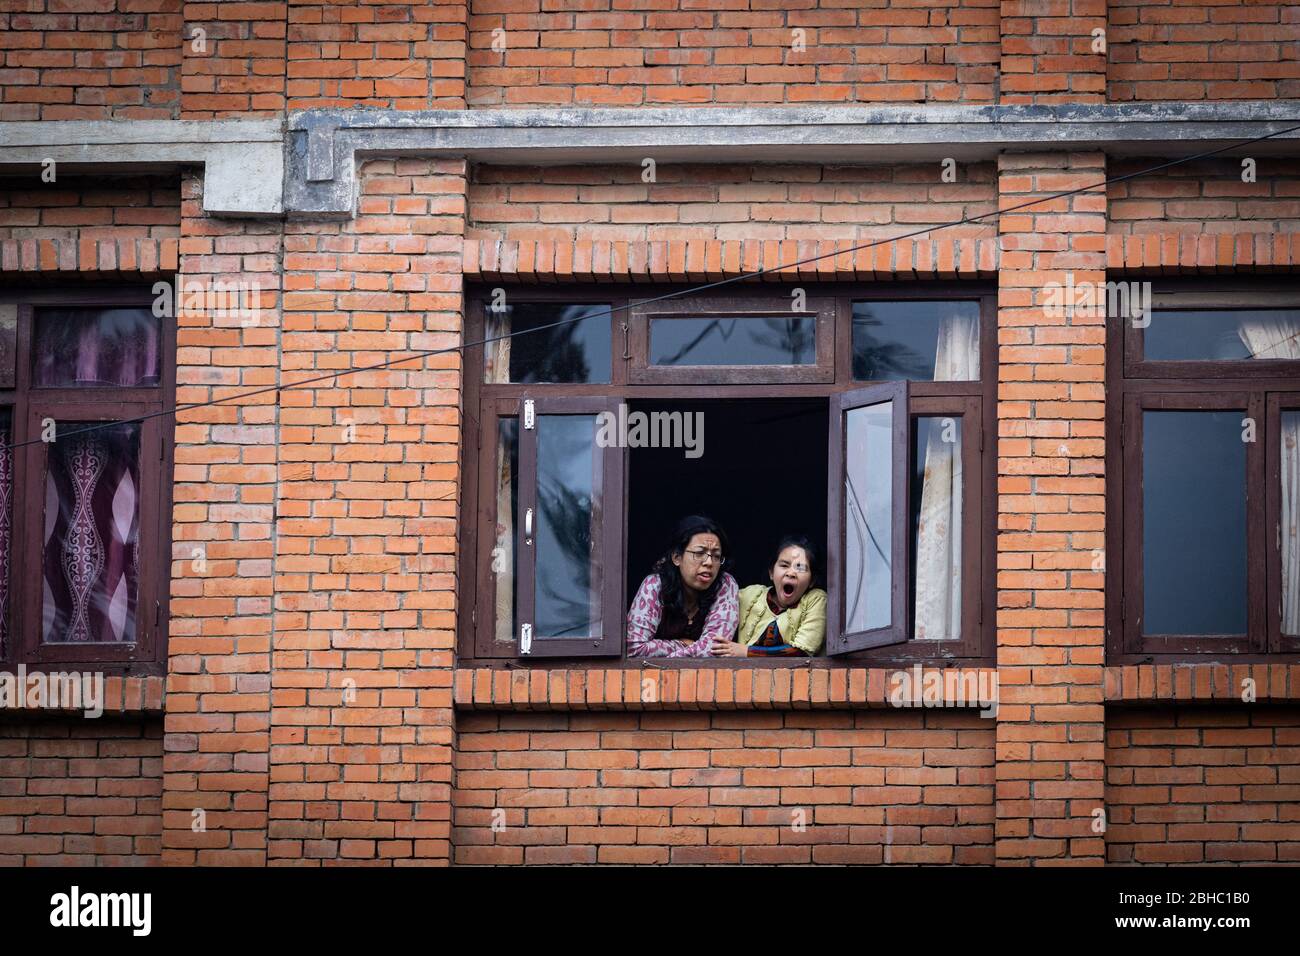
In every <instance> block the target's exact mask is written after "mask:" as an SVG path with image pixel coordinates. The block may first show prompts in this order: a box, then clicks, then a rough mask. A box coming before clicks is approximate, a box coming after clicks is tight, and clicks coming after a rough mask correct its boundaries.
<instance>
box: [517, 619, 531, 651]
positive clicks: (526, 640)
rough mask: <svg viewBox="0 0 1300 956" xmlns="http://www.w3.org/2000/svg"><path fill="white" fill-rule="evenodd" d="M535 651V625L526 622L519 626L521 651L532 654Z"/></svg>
mask: <svg viewBox="0 0 1300 956" xmlns="http://www.w3.org/2000/svg"><path fill="white" fill-rule="evenodd" d="M532 651H533V626H532V625H531V624H524V625H522V626H520V628H519V653H520V654H521V655H522V654H531V653H532Z"/></svg>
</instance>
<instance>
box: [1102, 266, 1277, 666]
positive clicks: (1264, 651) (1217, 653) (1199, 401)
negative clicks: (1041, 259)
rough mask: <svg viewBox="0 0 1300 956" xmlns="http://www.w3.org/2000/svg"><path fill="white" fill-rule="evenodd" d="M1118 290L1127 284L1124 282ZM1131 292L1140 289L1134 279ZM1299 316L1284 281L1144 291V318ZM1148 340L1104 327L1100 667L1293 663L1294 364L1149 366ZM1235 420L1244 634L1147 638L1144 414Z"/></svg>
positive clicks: (1192, 283) (1120, 320)
mask: <svg viewBox="0 0 1300 956" xmlns="http://www.w3.org/2000/svg"><path fill="white" fill-rule="evenodd" d="M1112 278H1118V279H1119V281H1130V280H1129V279H1128V277H1112ZM1134 281H1142V280H1141V278H1140V277H1138V278H1137V279H1136V280H1134ZM1271 307H1287V308H1296V307H1300V282H1297V281H1295V280H1292V279H1268V278H1259V277H1256V278H1251V279H1249V280H1246V279H1238V278H1227V279H1219V280H1218V281H1215V280H1214V279H1204V280H1202V279H1184V280H1164V281H1159V280H1155V281H1153V296H1152V309H1153V311H1155V310H1158V309H1165V310H1174V311H1177V310H1186V309H1199V310H1213V311H1225V312H1231V311H1241V310H1247V309H1260V308H1271ZM1144 332H1145V329H1144V328H1142V327H1140V326H1137V327H1135V324H1134V322H1133V321H1132V320H1131V319H1130V318H1129V317H1124V316H1113V317H1110V318H1109V319H1108V320H1107V361H1106V365H1107V368H1106V391H1107V399H1106V463H1107V468H1106V516H1107V517H1106V536H1105V542H1106V549H1105V569H1106V611H1105V624H1106V657H1107V661H1108V662H1109V663H1113V664H1135V663H1175V662H1185V661H1195V660H1205V659H1206V658H1207V657H1210V658H1212V657H1220V658H1225V659H1230V660H1232V661H1233V662H1239V663H1252V662H1264V661H1277V660H1278V659H1279V657H1280V656H1283V655H1285V656H1287V657H1289V658H1291V659H1294V657H1295V655H1296V654H1297V653H1298V652H1300V637H1293V636H1287V635H1283V634H1281V601H1282V595H1281V580H1282V575H1281V554H1280V548H1279V547H1278V545H1277V543H1276V542H1277V540H1278V538H1277V535H1278V529H1279V525H1280V517H1281V501H1280V499H1281V475H1280V467H1281V462H1280V459H1281V455H1280V452H1279V443H1280V441H1281V411H1282V410H1283V409H1287V408H1295V409H1297V410H1300V361H1288V360H1274V359H1268V360H1262V361H1254V360H1251V359H1234V360H1197V361H1186V360H1151V361H1147V360H1146V359H1145V358H1144V355H1143V351H1142V348H1143V344H1144ZM1147 409H1150V410H1160V409H1187V410H1219V409H1225V410H1227V409H1232V410H1237V409H1240V410H1242V414H1243V417H1247V416H1249V417H1251V418H1254V420H1255V422H1256V440H1255V441H1254V442H1253V443H1249V447H1248V448H1247V450H1246V520H1247V526H1246V547H1247V554H1246V589H1247V593H1246V602H1247V629H1246V633H1245V634H1244V635H1224V636H1217V635H1145V634H1142V633H1141V631H1140V622H1141V615H1142V608H1143V604H1142V601H1143V581H1142V557H1143V555H1142V502H1141V499H1142V480H1141V475H1142V469H1143V462H1142V412H1143V411H1144V410H1147Z"/></svg>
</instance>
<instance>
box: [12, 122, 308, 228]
mask: <svg viewBox="0 0 1300 956" xmlns="http://www.w3.org/2000/svg"><path fill="white" fill-rule="evenodd" d="M284 152H285V151H284V125H283V123H282V121H281V120H278V119H276V120H128V121H121V120H104V121H98V120H94V121H90V120H68V121H61V122H40V123H0V175H3V174H10V175H30V174H35V173H38V172H39V171H40V169H41V168H42V164H43V163H44V162H45V161H47V160H54V162H55V163H56V164H57V165H56V172H57V171H59V170H62V171H67V172H73V173H102V172H109V171H113V172H132V171H139V172H144V171H152V170H164V169H175V168H178V167H181V166H188V165H202V166H203V167H204V176H203V209H204V211H205V212H207V213H208V214H210V215H214V216H278V215H281V214H282V213H283V212H284V200H283V197H284Z"/></svg>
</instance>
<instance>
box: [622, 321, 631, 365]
mask: <svg viewBox="0 0 1300 956" xmlns="http://www.w3.org/2000/svg"><path fill="white" fill-rule="evenodd" d="M622 325H623V358H624V359H625V360H626V359H630V358H631V357H632V353H631V352H629V351H628V339H627V336H628V331H627V320H626V319H624V320H623V323H622Z"/></svg>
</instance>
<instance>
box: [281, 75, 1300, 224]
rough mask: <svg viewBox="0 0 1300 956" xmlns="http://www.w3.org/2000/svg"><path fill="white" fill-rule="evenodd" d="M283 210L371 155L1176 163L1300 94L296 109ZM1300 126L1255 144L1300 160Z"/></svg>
mask: <svg viewBox="0 0 1300 956" xmlns="http://www.w3.org/2000/svg"><path fill="white" fill-rule="evenodd" d="M288 126H289V128H288V137H289V146H288V157H289V158H288V176H287V177H286V196H285V201H286V208H287V209H288V211H289V212H290V214H292V215H299V216H319V217H339V216H342V217H347V216H351V215H352V214H353V212H354V209H355V205H356V197H357V183H356V161H357V158H358V157H364V156H448V157H465V158H468V159H469V160H471V161H473V162H480V163H528V164H536V165H553V164H559V163H608V162H632V163H640V162H641V161H642V160H643V159H645V158H653V159H655V160H656V161H657V162H786V163H804V162H811V163H836V164H848V163H853V164H870V163H881V162H889V163H896V162H922V161H933V162H938V161H941V160H942V159H945V158H948V157H951V158H953V159H956V160H958V161H960V162H971V161H978V160H989V159H993V158H995V157H996V156H997V155H998V154H999V153H1000V152H1004V151H1014V150H1026V149H1033V150H1067V149H1069V150H1080V149H1091V150H1098V151H1102V152H1106V153H1108V154H1111V155H1126V154H1127V155H1134V154H1141V155H1152V156H1167V157H1177V156H1185V155H1189V154H1191V153H1195V152H1199V151H1202V150H1207V149H1214V148H1216V147H1219V146H1226V145H1228V144H1229V143H1232V142H1236V141H1241V140H1247V139H1252V138H1254V137H1257V136H1262V135H1265V134H1268V133H1273V132H1276V131H1277V130H1280V129H1286V128H1288V127H1290V126H1300V100H1284V101H1269V102H1216V103H1174V102H1170V103H1143V104H1098V105H1066V106H879V107H870V106H868V107H856V106H854V107H844V106H836V107H824V106H809V107H761V108H752V107H751V108H737V109H730V108H673V109H593V110H587V109H558V110H531V109H530V110H495V109H493V110H430V111H411V112H406V111H397V110H311V111H307V112H302V113H295V114H293V115H291V116H290V118H289V124H288ZM1297 143H1300V133H1296V132H1292V133H1289V134H1286V135H1285V136H1284V137H1278V138H1277V139H1276V140H1269V141H1265V142H1262V143H1259V144H1256V145H1255V146H1252V147H1251V152H1252V154H1255V155H1269V154H1274V155H1276V154H1286V153H1289V154H1294V153H1295V152H1297Z"/></svg>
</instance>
